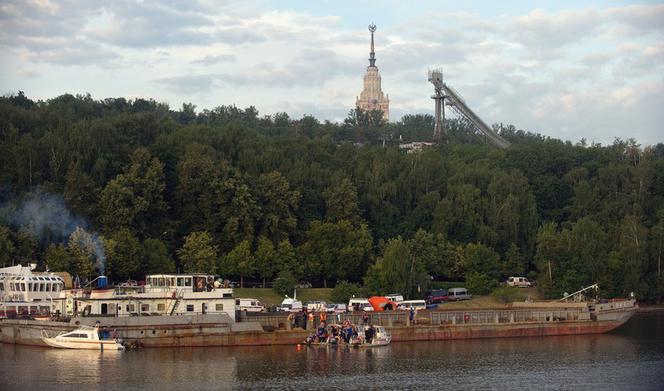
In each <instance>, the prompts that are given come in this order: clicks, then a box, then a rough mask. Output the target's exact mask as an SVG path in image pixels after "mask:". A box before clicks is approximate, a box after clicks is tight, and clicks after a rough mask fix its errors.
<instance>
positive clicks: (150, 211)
mask: <svg viewBox="0 0 664 391" xmlns="http://www.w3.org/2000/svg"><path fill="white" fill-rule="evenodd" d="M164 187H165V183H164V165H163V164H162V163H161V162H160V161H159V159H157V158H153V157H152V156H151V155H150V152H148V150H147V149H145V148H138V149H136V150H135V151H134V153H133V154H132V157H131V162H130V164H129V165H128V166H127V167H126V168H125V170H124V173H123V174H120V175H118V176H116V177H115V179H113V180H112V181H110V182H109V183H108V184H107V185H106V187H105V188H104V190H103V191H102V193H101V197H100V200H99V206H100V209H101V217H100V219H101V221H102V223H103V224H104V226H105V227H106V229H107V230H110V231H114V230H117V229H119V228H123V227H126V228H130V229H132V230H133V231H134V232H136V233H137V234H138V235H139V236H141V237H147V236H149V235H150V234H159V233H160V232H161V229H162V227H163V222H164V216H165V215H166V213H165V212H166V210H167V205H166V202H165V201H164V195H163V192H164Z"/></svg>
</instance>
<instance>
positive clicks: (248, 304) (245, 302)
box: [235, 298, 265, 312]
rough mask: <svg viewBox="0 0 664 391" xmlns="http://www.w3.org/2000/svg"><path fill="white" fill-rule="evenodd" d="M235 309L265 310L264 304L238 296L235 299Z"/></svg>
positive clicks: (247, 310)
mask: <svg viewBox="0 0 664 391" xmlns="http://www.w3.org/2000/svg"><path fill="white" fill-rule="evenodd" d="M235 310H237V311H246V312H265V306H264V305H263V304H262V303H261V302H260V301H258V300H256V299H250V298H238V299H235Z"/></svg>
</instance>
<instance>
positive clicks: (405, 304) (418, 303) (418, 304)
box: [397, 300, 427, 310]
mask: <svg viewBox="0 0 664 391" xmlns="http://www.w3.org/2000/svg"><path fill="white" fill-rule="evenodd" d="M411 308H415V309H416V310H426V309H427V303H426V302H425V301H424V300H405V301H402V302H401V303H399V306H398V307H397V309H398V310H410V309H411Z"/></svg>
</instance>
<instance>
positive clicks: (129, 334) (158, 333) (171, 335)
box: [0, 318, 628, 347]
mask: <svg viewBox="0 0 664 391" xmlns="http://www.w3.org/2000/svg"><path fill="white" fill-rule="evenodd" d="M627 319H628V318H626V319H621V320H607V321H562V322H546V323H540V322H536V323H527V322H525V323H513V324H472V325H470V324H469V325H437V326H429V325H413V326H398V327H389V328H388V329H389V331H390V333H391V335H392V342H405V341H435V340H453V339H473V338H509V337H543V336H554V335H579V334H600V333H606V332H609V331H611V330H613V329H615V328H617V327H619V326H620V325H622V324H623V323H624V322H625V321H626V320H627ZM162 320H166V319H162ZM250 323H253V322H248V323H245V324H243V323H237V324H236V325H244V328H246V330H237V327H233V326H235V325H228V324H215V323H207V324H181V323H168V322H160V323H159V324H149V325H148V324H143V325H135V326H132V325H124V326H121V325H117V326H116V327H113V326H111V327H112V328H114V329H115V330H116V331H117V332H118V334H119V335H120V336H121V337H122V338H123V339H124V340H125V342H128V343H135V344H137V345H138V346H142V347H199V346H201V347H202V346H260V345H293V344H298V343H302V341H304V340H305V338H306V336H307V335H308V334H310V333H311V331H306V330H301V329H294V330H275V331H263V330H262V328H261V327H260V325H258V324H256V323H254V324H250ZM74 328H75V326H73V325H70V324H68V323H58V322H44V321H30V320H3V321H2V322H0V329H1V332H0V336H1V337H2V338H1V340H2V342H3V343H10V344H11V343H13V344H21V345H33V346H46V345H45V344H44V343H43V342H42V340H41V335H42V330H46V332H47V333H48V334H51V333H53V334H55V333H62V332H66V331H70V330H73V329H74ZM233 329H235V330H233Z"/></svg>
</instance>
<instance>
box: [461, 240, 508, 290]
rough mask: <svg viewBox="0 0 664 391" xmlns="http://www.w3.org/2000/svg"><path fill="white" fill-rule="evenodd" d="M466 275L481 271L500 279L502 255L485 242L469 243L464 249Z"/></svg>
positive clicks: (494, 278) (490, 276)
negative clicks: (484, 243)
mask: <svg viewBox="0 0 664 391" xmlns="http://www.w3.org/2000/svg"><path fill="white" fill-rule="evenodd" d="M464 258H465V265H464V268H465V270H466V276H468V275H470V274H471V273H479V274H484V275H486V276H488V277H489V278H491V279H493V280H495V281H498V279H499V278H500V267H499V264H500V263H499V261H500V256H499V255H498V254H497V253H496V252H495V251H494V250H493V249H492V248H490V247H487V246H485V245H483V244H477V243H468V244H467V245H466V248H465V249H464Z"/></svg>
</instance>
